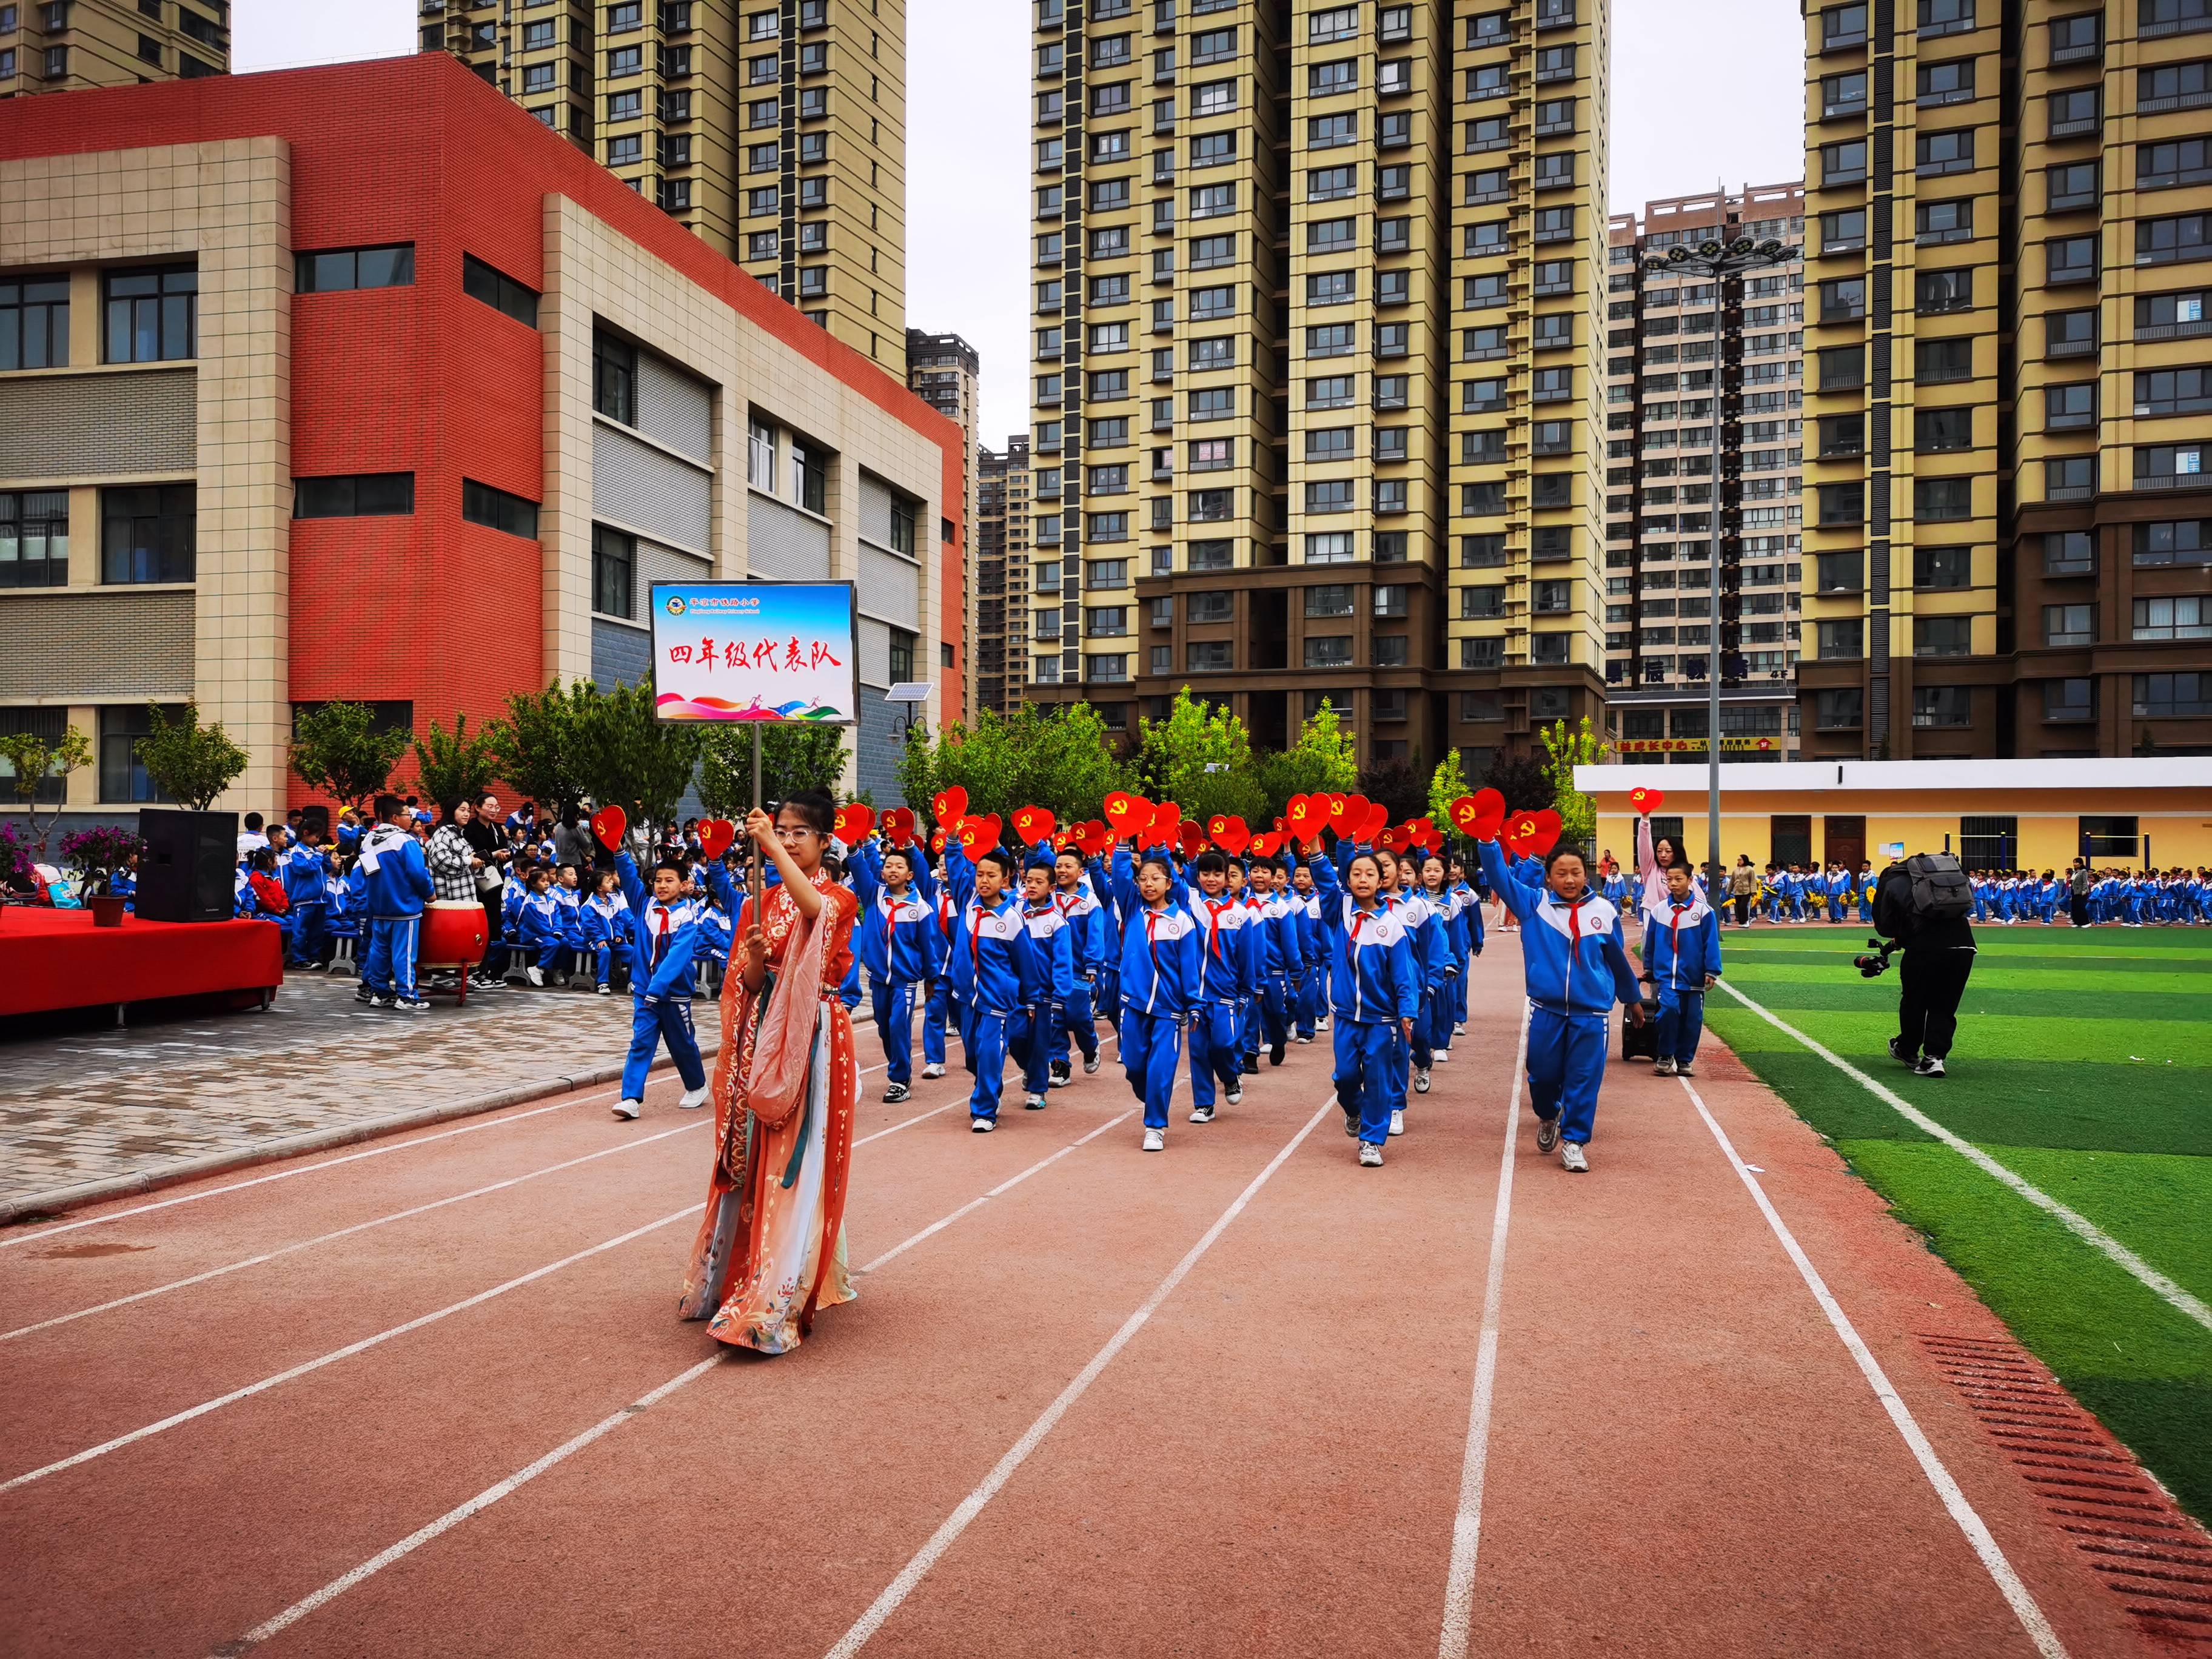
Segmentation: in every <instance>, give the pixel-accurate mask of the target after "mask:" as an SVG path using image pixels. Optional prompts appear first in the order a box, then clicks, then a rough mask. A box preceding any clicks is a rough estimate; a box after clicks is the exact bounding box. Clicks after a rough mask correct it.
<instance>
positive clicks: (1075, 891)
mask: <svg viewBox="0 0 2212 1659" xmlns="http://www.w3.org/2000/svg"><path fill="white" fill-rule="evenodd" d="M1063 891H1064V892H1066V895H1067V897H1066V900H1065V901H1064V902H1063V901H1062V900H1061V898H1060V893H1061V892H1063ZM1052 902H1053V903H1054V904H1055V905H1057V906H1058V907H1059V908H1060V915H1063V916H1072V915H1074V914H1075V907H1076V906H1077V905H1079V904H1080V903H1082V902H1083V890H1082V889H1081V888H1080V887H1069V888H1065V889H1055V890H1054V892H1053V896H1052Z"/></svg>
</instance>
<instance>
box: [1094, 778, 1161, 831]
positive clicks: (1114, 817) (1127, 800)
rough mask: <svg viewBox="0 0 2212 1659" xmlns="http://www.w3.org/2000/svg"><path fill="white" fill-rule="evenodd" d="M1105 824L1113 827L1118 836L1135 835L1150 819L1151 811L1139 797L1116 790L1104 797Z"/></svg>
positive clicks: (1142, 798) (1125, 791)
mask: <svg viewBox="0 0 2212 1659" xmlns="http://www.w3.org/2000/svg"><path fill="white" fill-rule="evenodd" d="M1105 812H1106V822H1107V823H1110V824H1112V825H1113V826H1114V833H1115V835H1116V836H1133V835H1137V834H1139V833H1140V832H1141V830H1142V829H1143V828H1144V825H1145V823H1147V822H1149V820H1150V817H1151V809H1150V808H1149V806H1148V805H1146V801H1145V799H1144V797H1143V796H1141V795H1133V794H1131V793H1129V792H1128V791H1127V790H1126V789H1116V790H1115V791H1113V792H1112V793H1110V794H1109V795H1108V796H1107V797H1106V804H1105Z"/></svg>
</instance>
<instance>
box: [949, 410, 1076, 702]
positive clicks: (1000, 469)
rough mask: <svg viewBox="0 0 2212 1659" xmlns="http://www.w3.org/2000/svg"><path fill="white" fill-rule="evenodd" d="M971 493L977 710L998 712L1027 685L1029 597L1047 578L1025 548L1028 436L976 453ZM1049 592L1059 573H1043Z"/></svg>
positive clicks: (1055, 568)
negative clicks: (977, 466)
mask: <svg viewBox="0 0 2212 1659" xmlns="http://www.w3.org/2000/svg"><path fill="white" fill-rule="evenodd" d="M979 477H980V483H979V484H978V486H977V491H976V516H975V590H974V591H975V605H974V613H975V633H974V634H973V635H971V637H972V638H973V640H974V641H975V645H974V653H975V657H974V660H975V671H974V674H973V676H972V678H971V682H970V683H971V684H972V685H973V687H974V694H973V695H974V702H975V708H976V709H977V710H981V709H986V708H987V709H989V710H990V711H991V712H992V713H993V714H1006V713H1008V712H1010V711H1011V710H1012V709H1013V708H1016V707H1018V705H1019V704H1020V703H1021V702H1022V699H1023V696H1024V688H1025V686H1026V685H1027V684H1028V680H1029V665H1030V641H1029V628H1030V583H1031V581H1032V580H1036V579H1039V578H1041V577H1042V575H1043V574H1047V567H1046V566H1045V565H1041V564H1034V563H1033V561H1032V557H1031V553H1032V550H1031V547H1030V526H1031V523H1032V520H1031V516H1030V508H1031V501H1030V488H1031V483H1032V480H1031V477H1030V435H1029V434H1028V433H1026V432H1017V433H1016V434H1015V435H1013V436H1012V438H1009V439H1008V440H1007V441H1006V448H1005V449H1003V450H992V449H989V448H986V449H985V450H984V451H983V452H982V459H981V468H980V473H979ZM1048 574H1049V575H1050V577H1051V580H1052V581H1053V584H1054V591H1055V592H1056V591H1057V588H1058V585H1059V581H1060V561H1059V560H1058V559H1057V558H1055V559H1053V560H1051V561H1050V562H1049V572H1048Z"/></svg>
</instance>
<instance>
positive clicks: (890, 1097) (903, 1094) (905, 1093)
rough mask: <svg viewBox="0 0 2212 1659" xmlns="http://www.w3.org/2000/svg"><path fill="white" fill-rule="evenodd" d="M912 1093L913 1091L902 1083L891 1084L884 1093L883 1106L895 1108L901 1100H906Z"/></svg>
mask: <svg viewBox="0 0 2212 1659" xmlns="http://www.w3.org/2000/svg"><path fill="white" fill-rule="evenodd" d="M913 1093H914V1091H913V1090H911V1089H909V1088H908V1087H907V1086H906V1085H905V1084H903V1083H894V1084H891V1085H890V1086H889V1087H887V1088H886V1089H884V1105H886V1106H896V1105H897V1104H898V1103H899V1102H901V1101H902V1100H905V1099H907V1098H908V1097H910V1096H911V1095H912V1094H913Z"/></svg>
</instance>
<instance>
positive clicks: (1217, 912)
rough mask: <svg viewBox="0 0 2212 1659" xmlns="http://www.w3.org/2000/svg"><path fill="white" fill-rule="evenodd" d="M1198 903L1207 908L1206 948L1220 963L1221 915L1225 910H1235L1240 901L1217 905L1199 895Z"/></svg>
mask: <svg viewBox="0 0 2212 1659" xmlns="http://www.w3.org/2000/svg"><path fill="white" fill-rule="evenodd" d="M1198 902H1200V904H1203V905H1204V906H1205V907H1206V950H1207V951H1209V952H1210V953H1211V954H1212V956H1213V957H1214V959H1215V960H1217V961H1218V960H1219V959H1220V957H1221V913H1222V912H1223V911H1224V910H1228V909H1232V908H1235V907H1236V906H1237V903H1238V901H1237V900H1236V899H1233V898H1232V899H1224V900H1222V901H1221V902H1220V903H1218V904H1216V903H1215V902H1213V901H1212V899H1210V898H1208V897H1206V896H1205V895H1204V894H1203V893H1201V894H1200V895H1199V898H1198Z"/></svg>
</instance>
